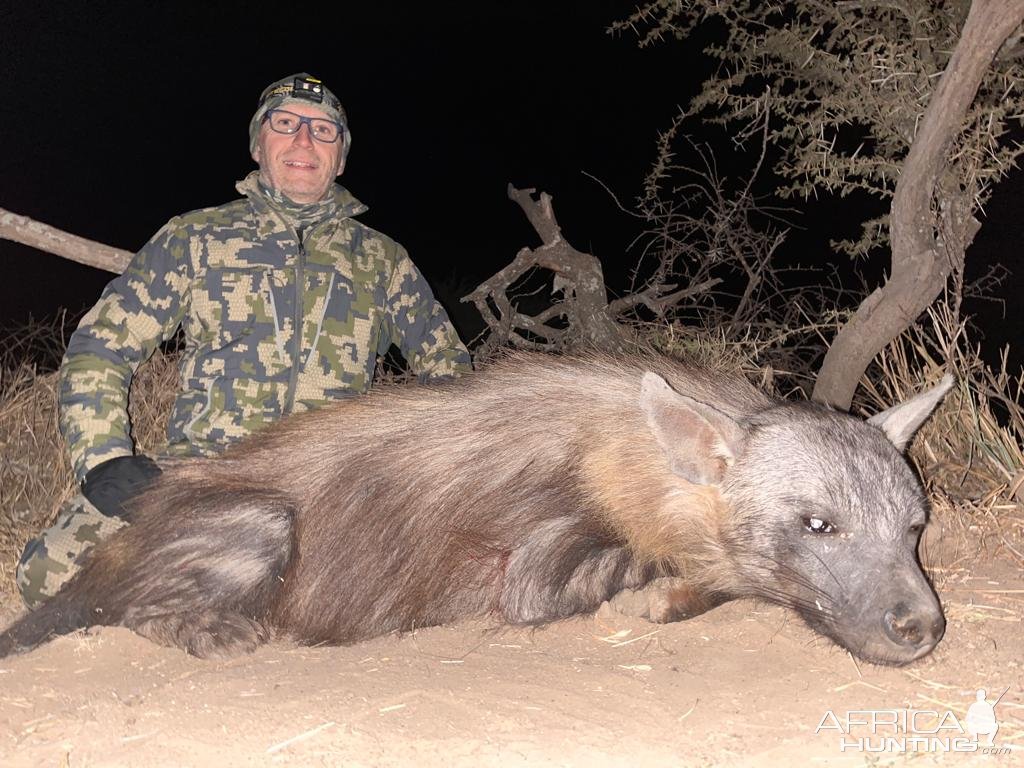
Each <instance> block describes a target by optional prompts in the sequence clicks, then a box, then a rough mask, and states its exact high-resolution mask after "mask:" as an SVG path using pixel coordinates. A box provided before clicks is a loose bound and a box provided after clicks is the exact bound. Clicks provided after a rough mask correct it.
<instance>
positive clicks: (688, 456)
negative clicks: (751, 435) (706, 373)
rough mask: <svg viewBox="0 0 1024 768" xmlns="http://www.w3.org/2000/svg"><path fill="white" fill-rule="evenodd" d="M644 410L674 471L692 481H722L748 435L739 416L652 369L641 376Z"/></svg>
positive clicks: (641, 400)
mask: <svg viewBox="0 0 1024 768" xmlns="http://www.w3.org/2000/svg"><path fill="white" fill-rule="evenodd" d="M640 410H642V411H643V412H644V415H645V416H647V426H649V427H650V428H651V433H652V434H653V435H654V440H655V442H657V443H658V446H659V447H660V448H661V450H662V451H664V452H665V455H666V456H667V457H668V461H669V466H671V468H672V471H673V472H675V473H676V474H677V475H679V476H680V477H682V478H683V479H684V480H688V481H689V482H691V483H697V484H699V485H716V484H718V483H720V482H721V481H722V476H723V475H724V474H725V471H726V469H728V467H729V466H730V465H731V464H732V463H733V461H734V460H735V458H736V455H737V454H738V453H739V451H740V449H741V448H742V446H743V441H744V440H745V439H746V435H745V433H744V431H743V428H742V427H741V426H740V425H739V424H738V423H737V422H736V421H735V420H733V419H731V418H729V417H728V416H726V415H725V414H724V413H722V412H721V411H719V410H718V409H717V408H714V407H713V406H710V405H708V404H707V403H702V402H700V401H699V400H694V399H693V398H692V397H687V396H686V395H680V394H679V393H678V392H676V391H675V390H673V389H672V387H670V386H669V385H668V383H667V382H666V381H665V380H664V379H663V378H661V377H660V376H658V375H657V374H655V373H651V372H650V371H648V372H647V373H645V374H644V376H643V378H642V379H641V380H640Z"/></svg>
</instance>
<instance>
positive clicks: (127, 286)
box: [59, 172, 469, 480]
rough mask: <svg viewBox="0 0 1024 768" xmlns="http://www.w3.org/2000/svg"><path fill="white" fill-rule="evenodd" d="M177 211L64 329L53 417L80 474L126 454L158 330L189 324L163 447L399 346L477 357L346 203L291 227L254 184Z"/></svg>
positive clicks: (243, 420)
mask: <svg viewBox="0 0 1024 768" xmlns="http://www.w3.org/2000/svg"><path fill="white" fill-rule="evenodd" d="M257 173H258V172H253V173H252V174H250V175H249V176H248V177H247V178H246V179H245V180H243V181H242V182H239V184H238V190H239V191H240V192H242V193H243V194H245V195H246V199H241V200H236V201H234V202H231V203H228V204H226V205H222V206H219V207H216V208H207V209H204V210H199V211H193V212H191V213H187V214H185V215H183V216H179V217H176V218H174V219H172V220H171V221H170V222H168V224H167V225H166V226H164V227H163V228H162V229H161V230H160V231H159V232H157V234H156V235H155V236H154V237H153V239H152V240H150V241H149V243H147V244H146V245H145V246H144V247H143V248H142V250H141V251H139V253H138V254H136V256H135V258H134V259H133V260H132V262H131V263H130V264H129V266H128V268H127V269H126V270H125V272H124V274H123V275H121V276H120V277H117V278H116V279H114V280H113V281H112V282H111V283H110V284H109V285H108V286H107V287H106V289H105V290H104V292H103V295H102V296H101V297H100V300H99V302H98V303H97V304H96V306H95V307H93V308H92V310H90V312H89V313H88V314H87V315H86V316H85V317H84V318H83V319H82V322H81V323H80V325H79V326H78V329H77V330H76V331H75V332H74V334H73V335H72V336H71V339H70V341H69V343H68V349H67V353H66V354H65V357H64V361H63V363H62V365H61V373H60V390H59V391H60V395H59V397H60V426H61V432H62V433H63V435H64V437H65V440H66V441H67V444H68V448H69V450H70V453H71V459H72V464H73V467H74V470H75V474H76V476H77V477H78V478H79V479H80V480H81V479H82V478H84V476H85V474H86V472H88V470H90V469H91V468H92V467H94V466H96V465H97V464H99V463H101V462H103V461H106V460H107V459H111V458H114V457H116V456H125V455H129V454H131V453H132V442H131V437H130V434H129V421H128V413H127V403H128V386H129V383H130V381H131V377H132V374H133V373H134V371H135V369H136V368H137V367H138V366H139V364H140V363H141V362H142V361H144V360H145V359H147V358H148V357H149V355H150V354H152V352H153V350H154V349H155V348H156V347H157V346H158V345H159V344H160V342H162V341H165V340H167V339H168V338H170V337H171V336H173V334H174V333H175V331H176V329H177V327H178V326H179V324H180V325H181V326H182V327H183V329H184V335H185V349H184V353H183V354H182V357H181V363H180V373H181V382H180V391H179V393H178V396H177V399H176V401H175V403H174V408H173V411H172V414H171V419H170V423H169V425H168V430H167V436H168V442H169V447H168V452H169V453H172V454H208V453H212V452H215V451H216V450H219V449H220V448H222V447H223V446H224V445H226V444H227V443H229V442H231V441H233V440H235V439H237V438H240V437H242V436H244V435H246V434H248V433H250V432H252V431H254V430H256V429H259V428H260V427H261V426H263V425H265V424H267V423H269V422H271V421H274V420H276V419H278V418H279V417H281V416H282V415H284V414H287V413H290V412H293V411H301V410H306V409H308V408H313V407H316V406H318V405H320V404H322V403H324V402H325V401H327V400H329V399H331V398H337V397H342V396H346V395H350V394H353V393H359V392H365V391H366V390H367V389H369V387H370V384H371V381H372V379H373V372H374V368H375V365H376V357H377V354H378V353H382V352H384V351H386V350H387V349H388V347H389V346H390V345H391V344H392V343H394V344H395V345H397V346H398V348H399V349H400V350H401V352H402V354H403V355H404V356H405V359H406V361H407V362H408V363H409V365H410V367H411V368H412V370H413V371H415V372H416V373H419V374H420V375H421V378H426V377H432V376H444V375H451V374H455V373H458V372H460V371H464V370H468V369H469V353H468V352H467V351H466V348H465V347H464V346H463V345H462V343H461V342H460V341H459V338H458V336H457V334H456V332H455V329H454V328H453V327H452V325H451V323H450V322H449V320H448V316H447V314H446V313H445V311H444V309H443V308H442V307H441V305H440V304H438V303H437V302H436V301H435V299H434V297H433V294H432V293H431V290H430V287H429V286H428V285H427V283H426V281H425V280H424V279H423V277H422V276H421V275H420V273H419V272H418V271H417V269H416V267H415V266H414V265H413V263H412V261H410V259H409V256H408V254H407V253H406V251H405V249H404V248H402V247H401V246H400V245H398V244H397V243H395V242H394V241H392V240H391V239H389V238H387V237H385V236H384V235H382V234H380V233H378V232H375V231H374V230H372V229H370V228H369V227H366V226H363V225H362V224H360V223H358V222H356V221H355V220H353V219H352V218H351V217H352V216H354V215H356V214H358V213H361V212H363V211H365V210H366V208H365V206H363V205H362V204H361V203H359V202H358V201H357V200H356V199H355V198H354V197H352V195H350V194H349V193H348V191H347V190H345V189H344V188H343V187H340V186H335V195H336V201H337V211H338V213H337V215H336V216H334V217H332V218H329V219H327V220H326V221H322V222H320V223H319V224H316V225H312V226H310V227H309V228H308V231H306V232H305V233H304V234H303V238H302V242H300V241H299V239H298V236H297V234H296V231H295V230H294V229H293V228H292V227H290V226H289V225H288V224H287V222H286V220H285V218H284V217H283V216H282V215H281V214H280V213H278V211H277V209H275V208H274V207H272V206H271V205H270V204H269V202H268V201H267V199H266V196H265V194H264V193H263V192H262V190H261V189H260V188H259V184H258V181H257Z"/></svg>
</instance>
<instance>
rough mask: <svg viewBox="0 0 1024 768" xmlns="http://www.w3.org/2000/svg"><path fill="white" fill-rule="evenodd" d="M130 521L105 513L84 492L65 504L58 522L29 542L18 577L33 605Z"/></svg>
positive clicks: (29, 605) (50, 592)
mask: <svg viewBox="0 0 1024 768" xmlns="http://www.w3.org/2000/svg"><path fill="white" fill-rule="evenodd" d="M123 525H126V523H125V522H124V521H123V520H121V519H120V518H117V517H108V516H107V515H104V514H102V513H101V512H100V511H99V510H97V509H96V507H94V506H93V505H92V504H90V503H89V502H88V501H86V498H85V497H84V496H82V495H81V494H79V495H77V496H75V497H74V498H72V499H70V500H69V501H68V502H67V503H65V504H64V506H63V507H61V510H60V513H59V514H58V515H57V520H56V522H55V523H54V524H53V525H52V526H50V527H49V528H47V529H46V530H45V531H43V532H42V533H41V534H39V536H37V537H36V538H34V539H31V540H30V541H29V542H28V544H26V545H25V550H24V551H23V552H22V553H21V559H20V560H19V561H18V568H17V572H16V578H17V582H18V589H19V590H21V596H22V598H23V599H24V600H25V604H26V605H28V607H29V608H35V607H37V606H38V605H39V604H40V603H41V602H43V601H44V600H45V599H46V598H48V597H52V596H53V595H54V594H56V592H57V590H59V589H60V588H61V585H62V584H64V582H65V581H67V580H68V579H70V578H71V577H72V576H74V575H75V573H76V572H77V571H78V569H79V562H80V561H81V558H82V556H83V555H84V554H85V553H86V552H87V551H88V550H89V549H90V548H91V547H92V546H93V545H94V544H98V543H99V542H100V541H102V540H103V539H105V538H107V537H108V536H110V534H112V533H113V532H114V531H116V530H117V529H118V528H120V527H121V526H123Z"/></svg>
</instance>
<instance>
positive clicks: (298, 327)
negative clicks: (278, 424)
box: [284, 233, 306, 416]
mask: <svg viewBox="0 0 1024 768" xmlns="http://www.w3.org/2000/svg"><path fill="white" fill-rule="evenodd" d="M296 239H297V240H298V241H299V258H298V260H297V261H296V263H295V313H294V317H293V318H292V375H291V378H290V379H289V381H288V394H287V396H286V398H285V403H284V415H285V416H287V415H288V414H289V413H291V412H292V409H293V408H294V407H295V390H296V388H297V387H298V383H299V367H300V366H301V364H302V330H303V329H302V317H303V315H302V308H303V304H304V303H305V292H306V289H305V285H304V283H305V275H304V274H303V269H304V267H305V263H306V247H305V246H304V245H303V244H302V235H299V234H298V233H296Z"/></svg>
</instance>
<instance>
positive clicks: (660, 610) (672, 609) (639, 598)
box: [608, 576, 729, 624]
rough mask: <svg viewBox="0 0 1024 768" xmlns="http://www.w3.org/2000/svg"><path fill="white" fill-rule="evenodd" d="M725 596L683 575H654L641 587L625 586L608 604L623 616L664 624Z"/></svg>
mask: <svg viewBox="0 0 1024 768" xmlns="http://www.w3.org/2000/svg"><path fill="white" fill-rule="evenodd" d="M728 599H729V598H727V597H725V596H724V595H721V594H718V593H716V592H707V591H706V590H701V589H698V588H695V587H694V586H693V585H692V584H690V583H688V582H687V581H686V580H685V579H680V578H676V577H672V576H666V577H662V578H660V579H655V580H654V581H652V582H650V583H649V584H647V585H646V586H645V587H643V588H642V589H624V590H622V591H621V592H619V593H618V594H616V595H615V596H614V597H613V598H612V599H611V600H609V601H608V604H609V605H610V606H611V607H612V608H613V609H614V610H616V611H618V612H619V613H621V614H624V615H626V616H637V617H640V618H644V619H649V620H650V621H653V622H655V623H657V624H666V623H668V622H671V621H684V620H685V619H692V618H693V617H694V616H699V615H700V614H702V613H704V612H705V611H709V610H711V609H712V608H714V607H716V606H718V605H721V604H722V603H724V602H727V601H728Z"/></svg>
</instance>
